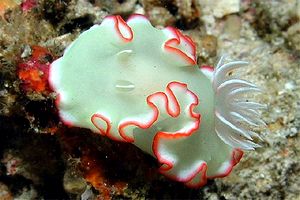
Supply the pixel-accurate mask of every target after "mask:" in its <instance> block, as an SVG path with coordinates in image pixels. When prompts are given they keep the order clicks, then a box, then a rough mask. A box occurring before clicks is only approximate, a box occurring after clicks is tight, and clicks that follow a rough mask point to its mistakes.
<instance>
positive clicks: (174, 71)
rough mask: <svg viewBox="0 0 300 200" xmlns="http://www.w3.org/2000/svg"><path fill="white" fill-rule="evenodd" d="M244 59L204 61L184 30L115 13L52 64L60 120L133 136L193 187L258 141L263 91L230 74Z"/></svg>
mask: <svg viewBox="0 0 300 200" xmlns="http://www.w3.org/2000/svg"><path fill="white" fill-rule="evenodd" d="M246 64H247V63H246V62H242V61H236V62H228V63H224V61H223V59H221V60H220V62H219V63H218V65H217V66H216V68H215V69H213V68H211V67H198V66H197V62H196V49H195V44H194V42H193V41H192V40H191V38H189V37H188V36H186V35H184V34H183V33H182V32H180V31H179V30H177V29H175V28H172V27H167V28H164V29H157V28H155V27H153V26H152V25H151V23H150V22H149V20H148V19H147V18H146V17H144V16H142V15H132V16H131V17H130V18H129V19H128V20H127V21H126V22H125V21H124V20H123V19H122V18H121V17H120V16H108V17H106V18H105V19H104V20H103V22H102V23H101V25H94V26H93V27H91V28H90V29H89V30H87V31H85V32H83V33H82V34H81V35H80V36H79V37H78V38H77V39H76V40H75V41H74V42H73V43H72V44H71V45H70V46H69V47H68V48H67V49H66V50H65V52H64V55H63V57H61V58H59V59H57V60H56V61H54V62H53V63H52V64H51V67H50V75H49V82H50V84H51V85H52V87H53V89H54V91H56V92H57V94H58V96H57V107H58V109H59V114H60V117H61V120H62V121H63V122H64V123H65V124H67V125H72V126H76V127H83V128H88V129H91V130H92V131H94V132H96V133H99V134H100V135H103V136H107V137H109V138H111V139H113V140H117V141H123V142H129V143H132V144H134V145H136V146H137V147H139V148H140V149H142V150H143V151H145V152H147V153H148V154H150V155H152V156H153V157H155V158H157V160H158V162H159V163H160V164H161V166H160V168H159V171H160V172H161V173H162V174H164V175H165V176H167V177H169V178H170V179H173V180H176V181H180V182H183V183H184V184H185V185H187V186H189V187H194V188H197V187H201V186H203V185H204V184H205V183H206V181H207V179H212V178H217V177H224V176H227V175H228V174H229V173H230V172H231V170H232V168H233V166H234V165H236V164H237V163H238V162H239V161H240V159H241V157H242V155H243V150H251V149H254V148H256V147H258V145H257V144H256V143H255V142H253V138H257V137H259V136H258V135H257V133H255V132H253V131H251V130H252V129H251V127H252V126H260V125H261V124H263V121H262V120H261V119H260V114H259V109H261V108H262V107H263V105H261V104H259V103H256V102H253V101H248V100H247V99H245V97H244V94H247V93H249V92H256V91H260V90H259V89H258V88H257V87H256V86H255V85H254V84H252V83H250V82H247V81H245V80H242V79H238V78H237V77H233V76H230V75H229V73H230V72H231V71H232V70H234V69H236V68H239V67H241V66H244V65H246Z"/></svg>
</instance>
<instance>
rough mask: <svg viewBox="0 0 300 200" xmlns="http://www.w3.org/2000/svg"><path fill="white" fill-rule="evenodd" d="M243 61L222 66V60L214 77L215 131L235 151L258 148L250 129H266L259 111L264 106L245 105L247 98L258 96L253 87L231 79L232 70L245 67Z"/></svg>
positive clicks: (247, 83) (254, 86)
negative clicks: (254, 94)
mask: <svg viewBox="0 0 300 200" xmlns="http://www.w3.org/2000/svg"><path fill="white" fill-rule="evenodd" d="M247 64H248V63H247V62H244V61H234V62H229V63H225V64H224V57H222V58H221V59H220V61H219V63H218V65H217V67H216V69H215V71H214V74H213V88H214V91H215V101H216V107H215V131H216V133H217V134H218V136H219V137H220V138H221V139H222V140H223V141H224V142H225V143H227V144H228V145H230V146H232V147H234V148H241V149H245V150H253V149H255V148H256V147H259V145H258V144H256V143H255V142H253V138H254V137H255V138H259V139H261V138H260V137H259V135H258V134H257V133H255V132H254V131H252V130H251V129H252V128H253V127H259V126H265V123H264V121H262V120H261V119H260V112H259V110H260V109H265V108H266V106H265V105H263V104H260V103H257V102H253V101H248V100H247V99H246V98H245V95H246V94H249V93H253V92H261V90H260V89H259V88H258V87H257V86H256V85H254V84H252V83H250V82H248V81H245V80H242V79H238V78H236V77H233V76H230V75H229V73H230V72H231V71H232V70H235V69H237V68H240V67H243V66H245V65H247Z"/></svg>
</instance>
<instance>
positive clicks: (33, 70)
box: [18, 46, 52, 92]
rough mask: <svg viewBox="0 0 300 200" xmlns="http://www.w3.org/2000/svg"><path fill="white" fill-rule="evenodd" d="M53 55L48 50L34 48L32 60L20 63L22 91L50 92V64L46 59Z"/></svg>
mask: <svg viewBox="0 0 300 200" xmlns="http://www.w3.org/2000/svg"><path fill="white" fill-rule="evenodd" d="M47 56H50V57H51V58H52V55H51V54H50V53H49V51H48V50H47V49H46V48H43V47H40V46H33V47H32V55H31V57H30V59H28V60H26V61H24V62H22V63H19V65H18V77H19V79H20V80H22V89H23V90H25V91H35V92H50V91H51V90H50V87H49V84H48V76H49V66H50V62H49V61H46V59H45V58H46V57H47Z"/></svg>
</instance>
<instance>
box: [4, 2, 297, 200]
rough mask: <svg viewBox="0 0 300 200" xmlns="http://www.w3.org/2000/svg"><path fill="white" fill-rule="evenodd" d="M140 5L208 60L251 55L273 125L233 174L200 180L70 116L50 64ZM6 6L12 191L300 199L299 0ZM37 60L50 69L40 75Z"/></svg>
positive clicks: (253, 77)
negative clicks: (162, 169)
mask: <svg viewBox="0 0 300 200" xmlns="http://www.w3.org/2000/svg"><path fill="white" fill-rule="evenodd" d="M132 13H142V14H145V15H146V16H148V17H149V19H150V21H151V22H152V24H154V25H155V26H157V27H164V26H174V27H176V28H179V29H181V30H183V32H184V33H185V34H187V35H189V36H190V37H191V38H192V39H193V40H194V41H195V42H196V44H197V57H198V64H199V65H200V66H202V65H210V66H215V63H216V62H217V61H218V59H219V57H220V56H221V55H227V56H228V57H229V58H230V59H232V60H244V61H248V62H249V63H250V64H249V66H248V67H246V68H244V69H243V70H240V72H239V73H241V74H242V76H243V77H245V79H247V80H250V81H252V82H254V83H255V84H257V85H258V86H259V87H261V88H262V89H263V91H264V92H263V93H262V94H259V95H257V96H255V98H256V99H257V100H258V101H259V102H261V103H264V104H267V105H268V109H266V110H265V111H263V112H262V118H263V120H264V121H265V122H266V124H267V127H266V128H265V129H260V130H259V134H260V135H261V137H262V138H263V141H261V142H259V143H260V145H261V146H262V147H261V148H258V149H257V150H256V151H249V152H245V155H244V157H243V158H242V160H241V162H240V163H239V164H238V165H237V166H236V167H235V168H234V170H233V172H232V173H231V174H230V175H229V176H228V177H226V178H222V179H215V180H210V181H208V183H207V185H206V186H204V187H202V188H200V189H189V188H186V187H185V186H183V184H181V183H176V182H173V181H170V180H168V179H166V178H165V177H163V176H161V175H159V174H158V172H157V171H156V169H157V167H158V166H157V165H158V164H157V163H156V161H155V160H154V159H153V158H151V157H150V156H148V155H145V154H144V153H143V152H142V151H140V150H138V149H137V148H135V147H133V146H131V145H129V144H119V143H116V142H113V141H110V140H108V139H106V138H103V137H100V136H99V135H96V134H92V133H91V132H90V131H88V130H83V129H79V128H74V127H73V128H70V127H66V126H64V125H63V124H62V123H61V122H60V121H59V118H58V116H57V110H56V108H55V105H54V97H55V94H54V93H53V92H52V91H51V90H50V88H49V86H48V85H47V76H46V75H45V74H46V71H47V67H48V65H49V63H50V62H52V61H53V60H54V59H55V58H58V57H60V56H61V55H62V53H63V50H64V49H65V48H66V47H67V46H68V44H70V42H71V41H73V40H74V39H75V38H76V37H77V36H78V35H79V34H80V33H81V32H83V31H84V30H86V29H88V28H89V27H91V26H92V25H93V24H96V23H101V21H102V20H103V18H104V17H105V16H106V15H109V14H119V15H122V16H123V17H124V18H127V17H128V16H129V15H130V14H132ZM0 14H1V17H0V199H1V200H2V199H3V200H10V199H211V200H217V199H272V200H277V199H295V200H296V199H300V178H299V177H300V22H299V18H300V1H299V0H276V1H275V0H264V1H259V0H241V1H239V0H219V1H209V0H184V1H181V0H165V1H159V0H140V1H138V0H122V1H118V0H111V1H109V0H90V1H88V0H40V1H34V0H30V1H28V0H27V1H26V0H23V2H22V1H17V0H0ZM34 49H35V50H34ZM34 52H35V53H36V54H35V53H34ZM36 56H37V57H38V58H37V57H36ZM41 57H42V58H41ZM34 59H39V61H36V60H34ZM30 62H37V63H38V64H41V65H43V66H44V67H45V68H43V69H44V71H43V70H41V69H39V70H40V71H39V73H40V74H39V76H38V77H40V79H39V78H38V80H35V81H36V82H34V81H33V82H32V79H34V78H36V75H33V74H32V73H33V72H32V71H30V70H32V68H30V67H29V68H28V66H27V65H28V64H29V63H30ZM33 66H34V67H36V64H34V65H33ZM26 67H27V68H26ZM22 70H23V71H22ZM28 70H29V71H28ZM21 72H24V73H23V74H22V73H21ZM31 72H32V73H31ZM28 73H29V75H28ZM41 77H42V78H41ZM30 81H31V82H30ZM37 85H38V86H37ZM124 152H126V154H124ZM120 155H122V156H120ZM92 169H95V170H92Z"/></svg>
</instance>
